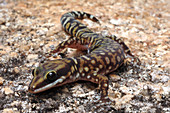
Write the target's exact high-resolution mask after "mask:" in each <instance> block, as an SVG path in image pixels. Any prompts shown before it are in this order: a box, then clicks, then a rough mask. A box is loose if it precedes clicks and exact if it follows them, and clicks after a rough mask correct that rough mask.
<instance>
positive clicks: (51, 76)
mask: <svg viewBox="0 0 170 113" xmlns="http://www.w3.org/2000/svg"><path fill="white" fill-rule="evenodd" d="M56 77H57V76H56V72H55V71H51V72H49V73H48V74H47V79H48V80H50V81H54V80H56Z"/></svg>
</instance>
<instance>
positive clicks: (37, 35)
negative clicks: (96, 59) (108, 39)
mask: <svg viewBox="0 0 170 113" xmlns="http://www.w3.org/2000/svg"><path fill="white" fill-rule="evenodd" d="M169 6H170V2H169V1H168V0H148V1H147V0H108V1H107V0H96V1H95V0H81V1H78V0H69V1H68V0H56V1H55V0H44V1H43V0H37V1H34V0H28V1H22V0H15V1H13V0H0V112H3V113H13V112H63V113H66V112H69V113H74V112H79V113H85V112H95V111H96V112H99V111H97V110H95V109H92V107H94V106H95V104H93V99H94V97H95V96H99V93H98V92H97V91H96V90H95V88H96V85H95V84H93V83H90V82H82V81H81V82H76V83H71V84H68V85H64V86H61V87H58V88H53V89H51V90H49V91H46V92H43V93H41V94H37V95H34V94H30V93H29V92H28V91H27V89H28V85H29V83H30V81H31V79H32V74H31V72H32V69H33V68H34V67H35V66H37V65H38V64H39V62H40V61H41V58H42V57H43V56H45V54H46V53H47V52H48V51H49V50H50V48H51V47H53V46H56V45H57V44H58V43H59V42H61V41H62V40H65V39H67V38H68V37H69V36H68V35H67V34H66V33H65V32H64V31H63V30H62V28H61V24H60V17H61V15H62V14H64V13H66V12H68V11H72V10H76V11H77V10H79V11H85V12H88V13H91V14H93V15H95V16H96V17H97V18H98V19H99V20H100V21H101V25H99V24H97V23H94V22H91V21H90V20H87V19H85V20H83V21H82V22H83V23H84V24H86V25H87V26H88V27H89V28H90V29H92V30H93V31H95V32H97V33H102V34H103V35H108V34H109V35H110V34H114V35H116V36H118V37H122V40H124V42H125V43H126V44H127V45H128V47H129V48H130V49H131V51H132V53H133V54H134V55H135V56H137V57H138V58H139V59H140V60H141V62H142V64H141V66H140V67H137V66H136V67H131V68H128V69H126V70H125V71H122V70H121V69H119V70H117V71H116V72H114V73H112V74H110V76H109V78H110V81H109V98H110V99H111V100H114V101H115V103H114V104H112V105H110V106H109V107H106V108H104V107H103V108H104V109H105V110H104V111H103V112H143V113H144V112H149V113H160V112H162V113H165V112H167V113H168V112H170V96H169V95H170V8H169ZM124 68H126V67H124ZM115 74H116V75H115ZM101 108H102V106H101Z"/></svg>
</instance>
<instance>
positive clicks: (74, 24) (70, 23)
mask: <svg viewBox="0 0 170 113" xmlns="http://www.w3.org/2000/svg"><path fill="white" fill-rule="evenodd" d="M85 18H88V19H90V20H92V21H94V22H98V23H99V20H98V19H97V18H96V17H94V16H93V15H91V14H88V13H85V12H81V11H71V12H69V13H65V14H64V15H63V16H62V17H61V24H62V26H63V28H64V30H65V31H66V32H67V33H69V34H70V35H71V36H73V37H82V35H83V36H89V35H90V34H93V35H94V34H96V33H94V32H93V31H91V30H90V29H88V28H87V27H86V26H85V25H84V24H82V23H80V22H79V21H78V20H76V19H85Z"/></svg>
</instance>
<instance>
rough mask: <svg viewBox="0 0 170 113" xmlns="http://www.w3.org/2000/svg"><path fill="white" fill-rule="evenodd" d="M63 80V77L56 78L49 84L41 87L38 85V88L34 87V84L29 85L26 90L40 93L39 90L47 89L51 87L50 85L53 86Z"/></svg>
mask: <svg viewBox="0 0 170 113" xmlns="http://www.w3.org/2000/svg"><path fill="white" fill-rule="evenodd" d="M63 81H64V79H63V78H59V79H57V80H56V81H54V82H52V83H50V84H47V85H45V86H43V87H40V88H38V89H36V87H35V86H32V87H29V88H28V91H29V92H30V93H40V92H43V91H46V90H48V89H50V88H52V87H55V86H56V84H58V83H62V82H63Z"/></svg>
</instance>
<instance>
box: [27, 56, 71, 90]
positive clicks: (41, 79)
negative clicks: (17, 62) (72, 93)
mask: <svg viewBox="0 0 170 113" xmlns="http://www.w3.org/2000/svg"><path fill="white" fill-rule="evenodd" d="M68 68H70V67H69V65H68V64H67V63H66V62H63V61H62V60H61V59H58V60H52V61H48V62H46V63H44V64H42V65H40V66H39V67H37V68H35V69H33V71H32V75H33V79H32V81H31V83H30V85H29V88H28V91H29V92H30V93H40V92H42V91H45V90H48V89H50V88H52V87H56V86H60V85H62V84H63V83H64V81H65V80H66V77H67V75H68V74H69V72H68V71H66V70H67V69H68Z"/></svg>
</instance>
